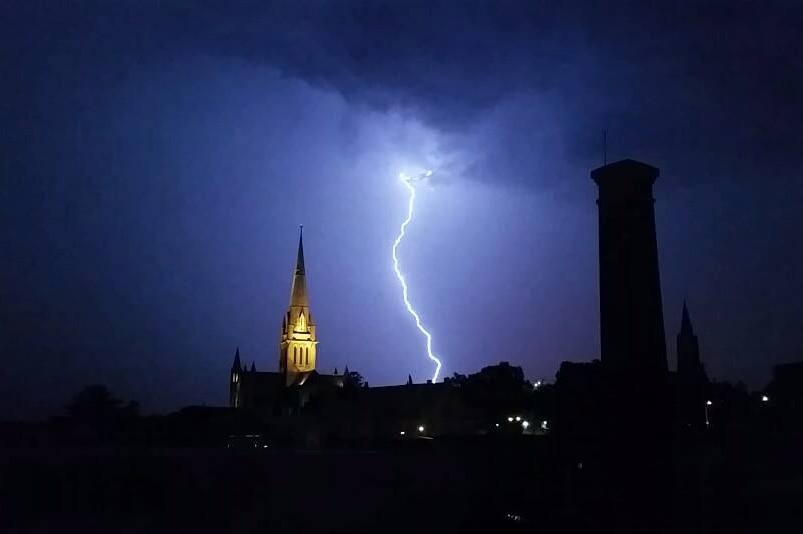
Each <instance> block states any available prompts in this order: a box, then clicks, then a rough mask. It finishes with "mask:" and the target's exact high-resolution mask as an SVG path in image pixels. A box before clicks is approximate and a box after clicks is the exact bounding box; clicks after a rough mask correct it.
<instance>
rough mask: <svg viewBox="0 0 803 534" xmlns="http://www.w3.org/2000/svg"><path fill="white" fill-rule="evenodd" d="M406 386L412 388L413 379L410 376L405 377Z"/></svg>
mask: <svg viewBox="0 0 803 534" xmlns="http://www.w3.org/2000/svg"><path fill="white" fill-rule="evenodd" d="M407 385H408V386H412V385H413V377H412V375H407Z"/></svg>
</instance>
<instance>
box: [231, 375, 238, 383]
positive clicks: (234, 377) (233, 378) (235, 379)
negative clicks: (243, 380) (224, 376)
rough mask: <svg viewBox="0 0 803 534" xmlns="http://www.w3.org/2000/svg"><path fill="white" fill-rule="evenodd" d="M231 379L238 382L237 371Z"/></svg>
mask: <svg viewBox="0 0 803 534" xmlns="http://www.w3.org/2000/svg"><path fill="white" fill-rule="evenodd" d="M231 381H232V382H235V383H236V382H237V373H234V374H233V375H231Z"/></svg>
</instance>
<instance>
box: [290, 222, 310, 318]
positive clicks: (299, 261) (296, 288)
mask: <svg viewBox="0 0 803 534" xmlns="http://www.w3.org/2000/svg"><path fill="white" fill-rule="evenodd" d="M290 306H302V307H304V308H307V307H309V302H307V275H306V270H305V268H304V227H303V226H301V227H300V229H299V234H298V257H297V258H296V270H295V272H294V273H293V287H292V289H291V290H290Z"/></svg>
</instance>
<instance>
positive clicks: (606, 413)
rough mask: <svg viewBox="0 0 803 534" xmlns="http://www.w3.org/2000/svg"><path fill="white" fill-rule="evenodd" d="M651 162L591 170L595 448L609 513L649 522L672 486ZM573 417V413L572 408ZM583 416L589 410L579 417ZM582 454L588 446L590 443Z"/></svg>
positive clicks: (662, 511)
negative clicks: (596, 315) (596, 331)
mask: <svg viewBox="0 0 803 534" xmlns="http://www.w3.org/2000/svg"><path fill="white" fill-rule="evenodd" d="M658 175H659V171H658V169H657V168H655V167H653V166H651V165H647V164H646V163H641V162H638V161H634V160H630V159H626V160H622V161H618V162H615V163H611V164H609V165H605V166H603V167H600V168H598V169H595V170H593V171H592V172H591V178H592V179H593V180H594V181H595V182H596V183H597V186H598V188H599V198H598V200H597V205H598V207H599V296H600V351H601V369H600V376H599V377H598V382H597V386H598V387H597V390H598V395H599V396H598V402H597V403H596V404H595V408H594V413H593V414H592V416H593V417H595V418H597V419H598V420H599V421H601V427H598V428H599V432H600V434H599V436H597V438H598V440H599V441H598V442H597V443H598V445H597V448H596V452H595V453H594V454H595V456H596V458H595V460H596V461H597V462H598V464H597V465H598V467H599V476H600V477H602V478H601V480H602V483H603V484H605V485H606V486H608V487H609V488H610V489H611V492H612V498H613V501H612V502H616V501H618V500H620V501H621V503H622V504H623V505H624V504H625V503H626V506H622V507H621V508H620V507H619V506H613V507H611V508H609V509H608V512H609V513H611V514H613V516H615V517H617V518H618V519H617V521H620V520H623V519H628V520H630V519H636V516H635V515H633V513H634V512H638V513H637V516H638V519H639V520H640V521H641V520H644V521H646V522H647V523H651V522H654V521H655V520H656V519H657V518H658V517H660V516H661V515H664V514H665V513H666V512H667V508H666V494H667V491H668V488H669V485H670V484H671V476H670V474H671V429H672V424H671V423H672V415H671V400H670V395H669V388H668V378H669V373H668V369H667V361H666V340H665V337H664V318H663V305H662V298H661V281H660V275H659V268H658V240H657V237H656V231H655V211H654V207H653V204H654V202H655V200H654V198H653V191H652V188H653V184H654V183H655V180H656V178H657V177H658ZM578 415H579V414H578ZM579 416H580V417H586V418H588V417H589V415H579ZM587 450H589V451H590V450H592V449H590V448H587Z"/></svg>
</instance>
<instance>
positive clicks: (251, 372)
mask: <svg viewBox="0 0 803 534" xmlns="http://www.w3.org/2000/svg"><path fill="white" fill-rule="evenodd" d="M278 348H279V351H278V352H279V354H278V355H279V362H278V371H257V370H256V366H255V364H254V363H253V362H252V363H251V367H250V368H249V367H247V366H245V365H243V364H242V362H241V360H240V349H239V348H238V349H237V350H236V352H235V355H234V362H233V363H232V366H231V372H230V374H229V405H230V406H231V407H233V408H251V409H257V410H260V411H273V412H276V415H279V412H282V411H287V410H289V411H295V410H299V409H300V408H302V407H303V405H304V404H306V401H307V400H309V398H310V396H311V395H312V394H314V393H317V392H318V391H320V390H322V389H333V388H342V387H343V383H344V378H345V377H344V375H338V374H337V370H335V374H332V375H324V374H320V373H318V371H317V370H316V366H317V363H318V335H317V331H316V326H315V320H314V319H313V317H312V312H311V311H310V306H309V295H308V292H307V273H306V268H305V265H304V236H303V228H302V229H301V231H300V233H299V238H298V255H297V257H296V266H295V270H294V272H293V280H292V284H291V288H290V303H289V305H288V307H287V310H286V311H285V313H284V317H283V318H282V325H281V333H280V338H279V347H278Z"/></svg>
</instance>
